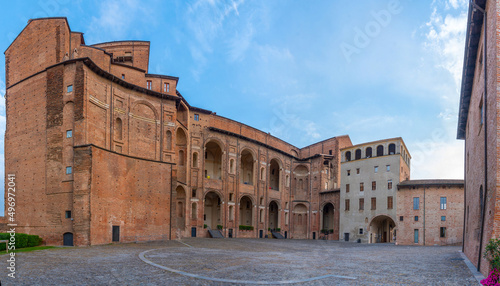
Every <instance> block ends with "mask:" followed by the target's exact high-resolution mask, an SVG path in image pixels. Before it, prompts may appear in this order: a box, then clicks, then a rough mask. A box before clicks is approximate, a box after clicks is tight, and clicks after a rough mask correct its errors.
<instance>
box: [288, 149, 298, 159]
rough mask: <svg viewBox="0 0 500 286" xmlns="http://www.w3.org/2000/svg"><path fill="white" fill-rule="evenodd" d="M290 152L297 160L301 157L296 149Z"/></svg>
mask: <svg viewBox="0 0 500 286" xmlns="http://www.w3.org/2000/svg"><path fill="white" fill-rule="evenodd" d="M290 152H291V153H292V156H294V157H295V158H298V157H299V153H297V151H295V150H294V149H292V150H291V151H290Z"/></svg>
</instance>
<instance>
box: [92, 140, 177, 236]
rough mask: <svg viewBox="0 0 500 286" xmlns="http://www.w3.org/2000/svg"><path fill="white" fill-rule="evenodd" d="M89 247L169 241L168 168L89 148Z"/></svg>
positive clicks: (169, 184) (169, 191)
mask: <svg viewBox="0 0 500 286" xmlns="http://www.w3.org/2000/svg"><path fill="white" fill-rule="evenodd" d="M91 170H92V178H91V186H90V188H91V190H90V204H91V206H90V209H91V214H90V233H91V244H105V243H110V242H111V234H112V231H111V230H112V226H113V225H117V226H120V241H121V242H131V241H148V240H160V239H169V234H170V232H169V231H170V227H169V226H170V195H171V176H170V173H171V165H170V164H166V163H160V162H153V161H148V160H143V159H136V158H130V157H127V156H123V155H119V154H115V153H110V152H108V151H105V150H101V149H99V148H92V168H91Z"/></svg>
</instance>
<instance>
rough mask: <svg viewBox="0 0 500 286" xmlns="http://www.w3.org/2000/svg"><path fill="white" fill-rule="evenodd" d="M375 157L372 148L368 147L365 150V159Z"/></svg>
mask: <svg viewBox="0 0 500 286" xmlns="http://www.w3.org/2000/svg"><path fill="white" fill-rule="evenodd" d="M372 156H373V151H372V147H368V148H366V149H365V157H366V158H371V157H372Z"/></svg>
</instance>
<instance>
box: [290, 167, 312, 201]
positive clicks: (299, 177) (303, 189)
mask: <svg viewBox="0 0 500 286" xmlns="http://www.w3.org/2000/svg"><path fill="white" fill-rule="evenodd" d="M293 176H294V182H295V186H293V187H294V192H293V193H294V194H295V195H305V194H307V191H308V190H309V168H308V167H307V166H306V165H303V164H301V165H298V166H297V167H295V169H294V170H293Z"/></svg>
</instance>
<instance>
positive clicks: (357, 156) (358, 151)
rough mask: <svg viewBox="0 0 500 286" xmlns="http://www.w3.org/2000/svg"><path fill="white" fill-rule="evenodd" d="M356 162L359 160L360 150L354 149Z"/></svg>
mask: <svg viewBox="0 0 500 286" xmlns="http://www.w3.org/2000/svg"><path fill="white" fill-rule="evenodd" d="M355 156H356V160H359V159H361V149H356V155H355Z"/></svg>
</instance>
